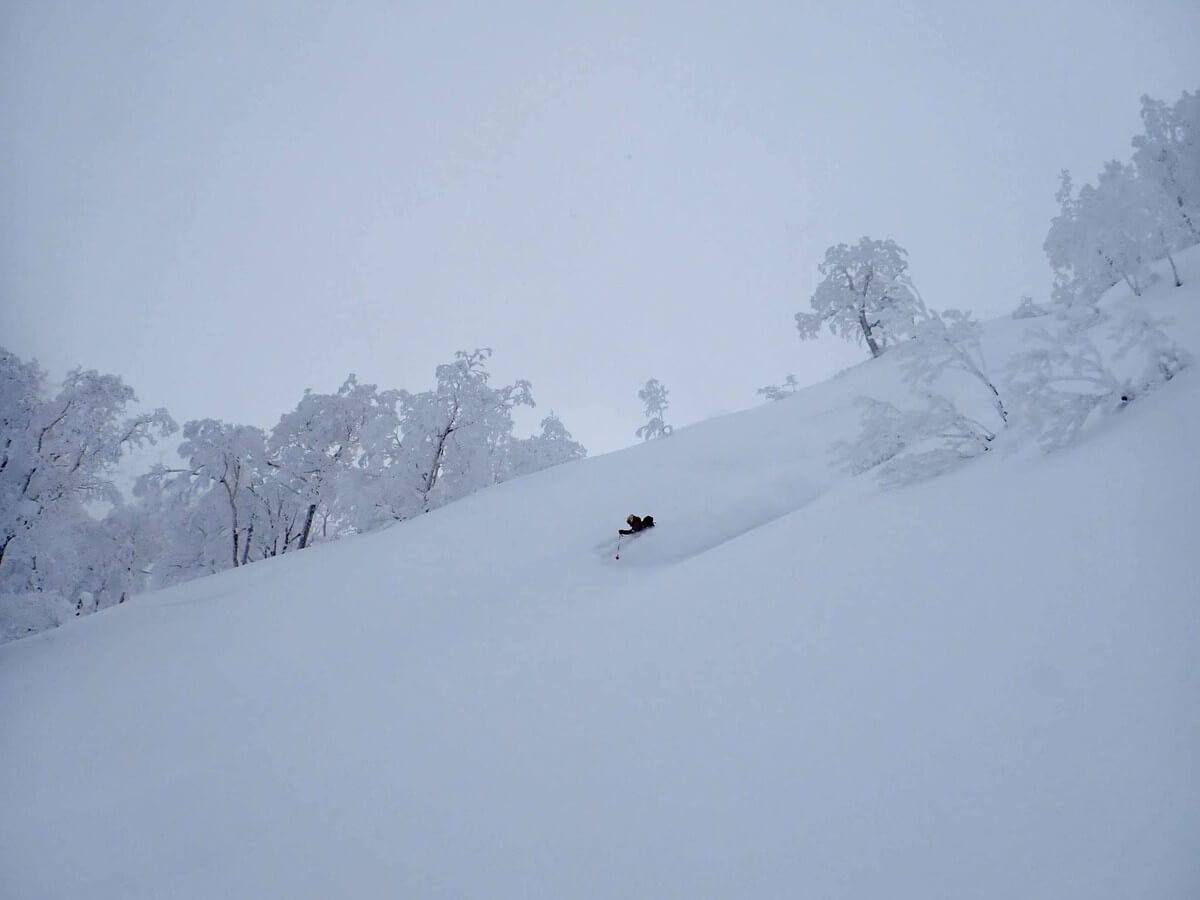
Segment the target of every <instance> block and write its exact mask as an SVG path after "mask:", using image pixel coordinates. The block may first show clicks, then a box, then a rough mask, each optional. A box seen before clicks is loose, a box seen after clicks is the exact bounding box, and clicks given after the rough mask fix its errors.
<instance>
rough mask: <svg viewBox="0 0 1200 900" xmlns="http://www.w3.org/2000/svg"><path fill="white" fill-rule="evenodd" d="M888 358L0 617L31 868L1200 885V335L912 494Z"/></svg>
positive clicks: (649, 884) (862, 893) (6, 699)
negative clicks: (860, 403) (869, 406)
mask: <svg viewBox="0 0 1200 900" xmlns="http://www.w3.org/2000/svg"><path fill="white" fill-rule="evenodd" d="M1183 265H1184V275H1185V278H1187V279H1188V282H1189V283H1188V285H1187V286H1185V287H1184V288H1181V289H1172V288H1170V287H1168V286H1166V285H1165V283H1160V285H1159V286H1158V287H1156V288H1155V289H1154V290H1152V291H1151V292H1150V295H1149V296H1148V298H1147V302H1148V303H1152V304H1155V305H1156V307H1157V308H1159V309H1161V310H1162V311H1163V312H1165V313H1170V314H1173V315H1174V316H1175V317H1176V318H1177V324H1176V333H1177V335H1178V336H1179V337H1180V339H1181V340H1182V341H1183V342H1184V343H1185V344H1186V345H1188V346H1190V347H1191V348H1192V349H1193V350H1194V351H1197V350H1200V289H1198V288H1197V285H1200V254H1197V252H1193V253H1192V254H1190V255H1188V256H1186V257H1185V258H1184V260H1183ZM1027 325H1028V323H1025V322H1016V321H1011V320H1005V321H998V322H994V323H990V324H989V326H988V331H987V343H988V349H989V353H990V355H991V357H992V359H993V361H996V360H997V359H1002V358H1003V356H1004V355H1005V354H1006V353H1008V352H1011V350H1012V347H1013V346H1014V344H1015V341H1016V339H1017V337H1018V336H1019V334H1020V332H1021V331H1022V330H1024V328H1026V327H1027ZM864 393H866V394H872V395H875V396H881V397H889V396H898V395H899V389H898V387H897V386H896V377H895V372H894V370H893V369H892V368H891V363H890V362H889V360H888V359H887V357H885V358H883V359H881V360H878V361H875V362H872V363H869V364H866V365H863V366H860V367H857V368H855V369H853V370H850V371H848V372H846V373H844V374H843V375H842V376H840V377H839V378H836V379H834V380H832V381H830V382H828V383H826V384H823V385H819V386H817V387H814V388H811V389H808V390H806V391H803V392H800V393H799V394H797V395H796V396H795V397H793V398H790V399H788V400H786V401H782V402H778V403H773V404H769V405H767V406H764V407H761V408H758V409H754V410H750V411H747V412H745V413H740V414H737V415H733V416H728V417H724V418H721V419H716V420H712V421H709V422H705V423H702V424H700V425H697V426H694V427H692V428H688V429H684V430H681V431H680V432H678V433H677V434H675V435H674V436H672V437H671V438H670V439H669V440H664V441H660V442H654V443H652V444H649V445H646V446H641V447H637V448H634V449H631V450H628V451H624V452H621V453H616V454H611V455H608V456H603V457H599V458H596V459H592V460H586V461H584V462H582V463H578V464H571V465H567V466H562V467H560V468H557V469H553V470H549V471H546V472H543V473H540V474H539V475H536V476H533V477H530V478H526V479H522V480H520V481H516V482H511V483H508V484H505V485H501V486H500V487H497V488H494V489H492V490H488V491H485V492H483V493H481V494H478V495H476V496H474V497H471V498H469V499H467V500H465V501H462V502H459V503H456V504H454V505H452V506H449V507H446V508H443V509H441V510H439V511H437V512H435V513H433V514H431V515H429V516H426V517H424V518H422V519H419V520H416V521H412V522H408V523H403V524H401V525H398V526H396V527H394V528H391V529H388V530H385V531H382V532H379V533H376V534H373V535H368V536H365V537H361V538H356V539H353V540H346V541H343V542H340V543H337V544H332V545H326V546H322V547H317V548H314V549H312V550H309V551H306V552H305V553H302V554H298V555H294V556H291V557H288V558H284V559H280V560H276V561H273V562H266V563H261V564H257V565H254V566H252V567H249V568H247V569H244V570H240V571H237V572H231V573H225V574H223V575H218V576H214V577H211V578H206V579H203V580H200V581H196V582H193V583H191V584H187V585H184V586H182V587H180V588H176V589H173V590H170V591H165V592H162V593H159V594H156V595H151V596H145V597H142V598H139V599H138V600H137V602H133V603H130V604H127V605H126V606H124V607H120V608H118V609H114V610H112V611H109V612H106V613H102V614H99V615H96V616H92V617H90V618H86V619H83V620H80V621H79V622H78V623H76V624H73V625H71V626H68V627H65V628H62V629H60V630H58V631H55V632H51V633H47V634H44V635H40V636H38V637H35V638H31V639H28V640H24V641H20V642H18V643H15V644H12V645H8V646H5V647H2V648H0V896H3V897H5V898H14V900H16V898H34V897H38V898H42V897H55V898H58V897H62V898H68V897H70V898H76V897H89V898H118V897H120V898H133V897H137V898H169V897H180V898H183V897H186V898H197V897H223V898H240V897H246V898H251V897H252V898H262V897H289V898H296V897H313V898H317V897H322V898H323V897H389V898H390V897H421V898H435V897H436V898H467V897H477V898H489V900H492V898H526V897H554V898H572V897H627V898H632V897H645V898H650V897H654V898H663V897H687V898H696V897H783V896H787V897H837V898H878V897H912V898H922V900H926V898H932V897H945V898H963V897H981V898H1005V900H1009V898H1014V897H1020V898H1023V900H1028V898H1054V900H1062V898H1070V897H1078V898H1089V900H1094V898H1105V897H1112V898H1127V897H1139V898H1177V897H1187V896H1197V895H1200V853H1198V852H1197V847H1198V846H1200V844H1198V839H1200V767H1198V766H1197V765H1196V759H1197V752H1198V748H1200V558H1198V556H1200V555H1198V554H1197V547H1198V544H1197V541H1196V528H1195V526H1196V523H1197V509H1200V466H1198V465H1197V459H1198V456H1197V451H1196V448H1197V446H1200V422H1198V421H1197V416H1196V411H1197V409H1200V372H1197V371H1194V370H1192V371H1188V372H1186V373H1184V374H1183V375H1181V376H1180V377H1178V378H1176V379H1175V380H1174V381H1172V382H1171V383H1170V384H1168V385H1166V386H1165V387H1164V388H1162V389H1161V390H1159V391H1158V392H1156V393H1153V394H1150V395H1148V396H1147V397H1145V398H1144V399H1142V400H1139V401H1138V402H1137V403H1135V404H1133V405H1132V406H1131V407H1130V408H1129V409H1127V410H1126V411H1124V412H1122V413H1121V414H1120V415H1118V416H1115V417H1113V418H1111V419H1108V420H1106V421H1104V422H1103V423H1102V424H1101V425H1100V426H1099V427H1097V428H1095V429H1093V430H1092V431H1090V432H1089V433H1088V434H1087V435H1086V437H1085V439H1084V440H1083V441H1082V442H1081V443H1080V444H1079V445H1077V446H1075V447H1073V448H1071V449H1070V450H1067V451H1064V452H1060V453H1057V454H1053V455H1049V456H1042V455H1036V454H1032V453H1029V452H1024V453H1019V454H1015V455H1014V454H1003V453H1000V454H989V455H988V458H985V459H982V460H979V461H977V462H975V463H973V464H971V465H969V466H968V467H966V468H964V469H962V470H960V471H958V472H956V473H954V474H952V475H949V476H945V477H942V478H939V479H936V480H934V481H931V482H928V483H925V484H921V485H918V486H915V487H910V488H905V489H901V490H897V491H892V492H886V493H884V492H881V491H880V490H879V489H878V488H877V487H876V486H875V485H874V483H873V482H872V481H871V480H870V479H869V478H860V479H849V478H847V477H846V476H843V475H841V474H839V473H838V472H836V471H835V470H833V469H831V468H830V467H829V465H828V454H827V447H828V445H829V443H830V441H831V440H834V439H836V438H840V437H847V436H849V435H851V434H852V433H853V432H854V430H855V427H856V422H857V413H856V411H855V410H853V409H852V408H851V405H850V401H851V400H852V399H853V398H854V397H855V396H856V395H858V394H864ZM630 512H637V513H652V514H653V515H654V516H655V517H656V519H658V521H659V523H660V524H659V527H658V528H657V529H655V530H654V531H653V532H649V533H646V534H644V535H641V536H639V537H637V538H636V539H635V540H633V541H631V542H628V543H627V544H626V546H624V547H622V551H621V559H620V561H619V562H618V561H615V560H614V559H613V549H614V538H615V534H614V532H615V529H616V527H617V526H618V525H619V524H620V523H621V521H622V520H623V519H624V517H625V516H626V515H627V514H628V513H630Z"/></svg>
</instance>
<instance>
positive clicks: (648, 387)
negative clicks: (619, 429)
mask: <svg viewBox="0 0 1200 900" xmlns="http://www.w3.org/2000/svg"><path fill="white" fill-rule="evenodd" d="M638 398H639V399H640V400H641V401H642V405H643V406H644V407H645V411H646V424H645V425H643V426H641V427H640V428H639V429H638V430H637V431H636V432H634V433H635V434H636V435H637V436H638V437H640V438H641V439H642V440H644V441H651V440H654V439H655V438H663V437H666V436H667V435H669V434H670V433H671V432H672V431H674V430H675V429H674V428H673V427H672V426H670V425H667V424H665V423H664V421H663V417H664V416H665V415H666V413H667V406H668V405H669V403H668V402H667V389H666V387H665V386H664V385H663V384H662V382H660V381H659V380H658V379H657V378H651V379H650V380H649V381H647V382H646V384H645V386H643V387H642V389H641V390H639V391H638Z"/></svg>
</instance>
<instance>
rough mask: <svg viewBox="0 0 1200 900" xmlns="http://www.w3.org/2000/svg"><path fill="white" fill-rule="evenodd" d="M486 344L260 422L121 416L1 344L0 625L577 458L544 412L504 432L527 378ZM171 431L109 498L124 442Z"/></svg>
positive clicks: (526, 394) (412, 512)
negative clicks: (411, 385) (167, 446)
mask: <svg viewBox="0 0 1200 900" xmlns="http://www.w3.org/2000/svg"><path fill="white" fill-rule="evenodd" d="M491 353H492V351H491V350H490V349H477V350H472V351H460V352H458V353H457V354H456V355H455V358H454V360H453V361H451V362H449V363H446V364H444V365H441V366H438V367H437V370H436V373H435V376H436V384H435V385H434V387H432V388H431V389H429V390H425V391H421V392H418V393H412V392H409V391H404V390H380V389H379V388H378V387H376V386H375V385H370V384H360V383H359V382H358V380H357V379H356V378H355V377H354V376H353V375H351V376H349V377H348V378H347V379H346V381H345V383H344V384H342V386H341V387H340V388H338V390H337V391H335V392H333V393H330V394H322V393H316V392H314V391H311V390H309V391H305V393H304V396H303V397H302V398H301V399H300V402H299V403H298V404H297V405H296V407H295V409H293V410H291V411H289V412H287V413H285V414H284V415H283V416H282V417H281V418H280V420H279V422H278V424H277V425H276V426H275V427H274V428H272V429H271V430H270V431H265V430H263V429H261V428H257V427H255V426H251V425H236V424H231V423H228V422H221V421H217V420H215V419H199V420H195V421H190V422H186V423H184V425H183V426H182V429H180V428H179V427H178V426H177V425H176V423H175V421H174V420H173V419H172V418H171V416H170V415H169V414H168V413H167V411H166V410H162V409H160V410H156V411H154V412H152V413H137V414H132V413H130V409H131V407H132V406H133V404H134V403H135V401H136V398H135V396H134V392H133V390H132V388H130V387H129V386H128V385H126V384H125V383H124V382H123V381H122V380H121V379H120V378H118V377H116V376H113V375H102V374H100V373H98V372H95V371H84V370H79V369H77V370H75V371H72V372H70V373H69V374H68V375H67V377H66V379H65V380H64V381H63V383H62V386H61V387H60V388H59V389H58V390H57V391H55V392H50V391H48V390H47V385H46V373H45V372H44V371H42V370H41V369H40V368H39V367H38V366H37V364H36V363H34V362H29V361H24V360H21V359H19V358H18V357H16V356H15V355H14V354H12V353H10V352H8V351H6V350H3V349H0V426H2V427H0V433H2V434H3V443H2V445H0V639H11V638H15V637H19V636H21V635H24V634H29V633H32V632H35V631H40V630H43V629H45V628H49V627H53V626H54V625H57V624H60V623H61V622H62V621H63V620H64V619H66V618H69V617H71V616H75V615H82V614H85V613H88V612H92V611H94V610H97V609H102V608H104V607H107V606H111V605H114V604H118V603H122V602H124V601H125V600H126V599H127V598H128V597H129V596H131V595H133V594H135V593H138V592H139V591H143V590H146V589H148V588H154V587H164V586H167V585H172V584H177V583H180V582H183V581H187V580H190V579H192V578H196V577H199V576H201V575H208V574H212V573H214V572H219V571H222V570H224V569H231V568H237V567H240V566H245V565H249V564H252V563H254V562H257V561H259V560H263V559H268V558H270V557H274V556H281V555H283V554H286V553H291V552H296V551H299V550H303V549H305V548H306V547H309V546H311V545H312V544H314V543H316V542H321V541H329V540H334V539H336V538H339V537H342V536H343V535H347V534H354V533H360V532H366V531H371V530H374V529H376V528H379V527H381V526H383V525H385V524H387V523H389V522H395V521H400V520H403V519H408V518H412V517H413V516H417V515H420V514H422V513H426V512H429V511H430V510H433V509H435V508H437V507H439V506H443V505H445V504H446V503H449V502H451V501H453V500H456V499H458V498H460V497H463V496H466V495H467V494H470V493H472V492H474V491H476V490H479V489H480V488H483V487H486V486H488V485H491V484H496V483H499V482H501V481H506V480H508V479H510V478H515V477H518V476H520V475H525V474H529V473H532V472H536V471H538V470H540V469H544V468H547V467H549V466H553V465H557V464H558V463H561V462H566V461H568V460H572V459H579V458H581V457H583V456H585V455H586V450H585V449H584V447H583V446H582V445H581V444H579V443H578V442H576V441H575V440H573V439H572V437H571V434H570V432H569V431H568V430H567V429H566V427H565V426H564V425H563V423H562V422H561V420H559V419H558V417H557V416H555V415H554V414H553V413H551V414H550V415H548V416H546V417H545V418H544V419H543V420H542V422H541V431H540V433H538V434H535V435H533V436H530V437H517V436H516V435H515V434H514V423H513V410H514V409H516V408H517V407H520V406H528V407H532V406H533V405H534V401H533V394H532V389H531V386H530V384H529V382H528V381H524V380H520V381H517V382H515V383H513V384H510V385H504V386H495V385H493V384H492V383H491V380H490V376H489V372H488V368H487V363H488V360H489V358H490V356H491ZM177 432H179V433H180V434H181V437H182V440H181V442H180V443H179V446H178V456H179V463H178V464H177V465H173V466H165V465H161V464H160V465H156V466H154V467H153V468H151V469H150V471H148V472H146V473H144V474H143V475H141V477H139V478H138V479H137V482H136V485H135V487H134V489H133V496H132V497H125V496H123V495H122V493H121V492H120V491H118V490H117V488H116V486H115V485H114V482H113V478H114V476H115V474H116V472H117V467H118V465H119V464H120V462H121V460H122V458H123V457H124V456H125V454H126V453H127V452H129V451H130V450H133V449H135V448H138V447H141V446H143V445H145V444H147V443H152V442H154V441H155V440H158V439H160V438H163V437H166V436H168V435H172V434H175V433H177Z"/></svg>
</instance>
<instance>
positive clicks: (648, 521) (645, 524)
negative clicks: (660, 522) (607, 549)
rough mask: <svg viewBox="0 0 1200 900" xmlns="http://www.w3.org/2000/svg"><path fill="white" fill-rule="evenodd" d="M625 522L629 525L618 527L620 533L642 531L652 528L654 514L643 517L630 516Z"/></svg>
mask: <svg viewBox="0 0 1200 900" xmlns="http://www.w3.org/2000/svg"><path fill="white" fill-rule="evenodd" d="M625 524H626V525H628V526H629V527H628V528H622V529H620V533H621V534H636V533H637V532H639V531H644V530H646V529H647V528H653V527H654V516H646V517H645V518H642V517H641V516H630V517H629V518H628V519H626V520H625Z"/></svg>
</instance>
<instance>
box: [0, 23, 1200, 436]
mask: <svg viewBox="0 0 1200 900" xmlns="http://www.w3.org/2000/svg"><path fill="white" fill-rule="evenodd" d="M575 6H577V7H579V9H574V8H571V7H575ZM581 9H582V10H583V11H581ZM248 10H252V11H248ZM1197 47H1200V4H1197V3H1195V2H1192V0H1173V2H1171V0H1112V2H1107V3H1103V4H1097V3H1094V2H1083V0H1078V2H1068V3H1049V2H1046V0H1036V2H1035V0H1006V2H998V3H964V2H961V0H956V2H893V3H878V4H870V3H861V2H832V0H830V2H825V3H803V2H790V3H772V4H766V3H728V4H723V3H721V4H719V3H712V2H706V3H703V4H684V3H679V4H668V3H629V4H600V3H588V4H562V3H545V4H525V3H520V4H518V3H503V4H501V3H477V4H469V3H467V4H456V3H445V2H442V3H433V4H412V3H404V4H401V3H395V4H383V3H380V4H370V3H356V4H352V5H351V4H335V3H303V4H302V3H296V2H282V0H280V2H259V3H244V2H229V3H226V2H210V0H206V2H167V0H144V2H112V3H105V4H99V3H88V2H77V3H59V2H50V0H33V2H14V0H7V2H5V3H4V4H3V6H2V7H0V115H2V116H3V118H2V121H3V129H4V139H3V141H0V209H2V211H3V214H2V215H0V344H3V345H4V346H6V347H7V348H8V349H10V350H11V351H13V352H15V353H17V354H18V355H20V356H22V357H26V358H28V357H37V358H38V359H39V360H40V361H41V363H42V364H43V365H44V366H45V367H46V368H48V369H49V370H50V372H51V374H52V375H54V376H60V375H61V374H62V372H64V371H65V370H66V369H68V368H70V367H72V366H75V365H83V366H86V367H93V368H98V369H100V370H101V371H105V372H114V373H117V374H120V375H122V376H123V377H125V378H126V379H127V380H128V381H129V382H130V383H131V384H132V385H133V386H134V388H135V389H136V390H137V391H138V393H139V396H140V397H141V399H142V400H143V401H144V402H145V403H146V404H148V405H152V406H159V405H165V406H167V407H168V408H169V409H170V410H171V411H172V413H173V414H174V415H175V416H176V418H177V419H179V420H180V421H181V422H182V421H184V420H186V419H190V418H198V417H206V416H212V417H215V418H221V419H225V420H228V421H237V422H246V423H250V424H257V425H262V426H265V427H270V426H271V425H273V424H274V423H275V421H276V420H277V419H278V417H279V415H280V414H282V413H283V412H285V411H286V410H288V409H290V408H292V407H293V406H294V405H295V403H296V401H297V400H298V399H299V397H300V395H301V393H302V392H303V390H304V388H306V387H312V388H314V389H316V390H319V391H331V390H334V389H335V388H336V387H337V386H338V385H339V384H340V383H341V381H342V379H343V378H344V377H345V375H346V374H347V373H348V372H355V373H357V374H358V376H359V378H360V380H362V381H370V382H376V383H378V384H380V385H381V386H384V387H405V388H408V389H410V390H422V389H425V388H426V387H428V386H429V385H430V384H431V383H432V380H433V369H434V367H435V366H436V365H437V364H438V363H440V362H445V361H447V360H449V359H450V358H451V357H452V355H453V353H454V351H455V350H456V349H460V348H472V347H476V346H491V347H493V348H495V350H496V356H495V357H494V360H493V367H492V368H493V372H494V373H495V377H496V379H497V380H498V381H503V382H507V381H511V380H512V379H514V378H518V377H524V378H528V379H530V380H531V381H532V382H533V388H534V396H535V397H536V398H537V399H538V409H537V410H536V413H537V414H539V415H540V414H542V413H544V412H545V411H548V410H550V409H553V410H554V411H556V412H557V413H559V415H560V416H561V417H562V418H563V420H564V422H565V423H566V425H567V427H568V428H570V429H571V430H572V432H573V433H574V434H575V436H576V437H577V438H578V439H580V440H581V441H583V443H584V444H585V445H586V446H587V447H588V448H589V450H590V451H591V452H593V453H597V452H603V451H606V450H611V449H614V448H616V447H619V446H623V445H625V444H629V443H633V442H635V441H636V438H635V437H634V435H633V431H634V429H635V428H636V427H637V426H638V425H639V424H640V423H641V421H642V416H641V409H640V404H639V401H638V399H637V390H638V388H639V387H640V386H641V384H642V383H643V382H644V381H645V380H646V379H647V378H650V377H656V378H658V379H660V380H661V381H663V382H664V383H665V384H666V385H667V387H668V389H669V390H670V392H671V409H670V410H669V413H668V421H669V422H674V423H675V424H677V425H682V424H686V423H688V422H691V421H695V420H697V419H701V418H706V417H708V416H710V415H713V414H715V413H718V412H726V411H731V410H734V409H739V408H743V407H746V406H749V405H753V404H755V403H756V402H758V399H759V398H757V397H756V396H755V393H754V392H755V389H756V388H758V387H760V386H761V385H763V384H767V383H769V382H778V381H779V380H781V379H782V378H783V376H784V375H785V374H786V373H787V372H794V373H795V374H796V376H797V377H798V378H799V379H800V380H801V382H802V383H807V382H811V381H816V380H819V379H821V378H824V377H827V376H828V375H830V374H832V373H833V372H835V371H837V370H838V369H840V368H842V367H844V366H846V365H847V364H849V363H851V362H853V361H856V360H858V359H860V358H863V356H864V351H862V350H861V349H859V348H857V347H855V346H853V345H843V344H841V343H839V342H838V341H836V340H834V339H833V338H826V339H822V340H821V341H820V342H817V343H811V342H810V343H801V342H800V341H799V340H798V338H797V336H796V332H795V328H794V325H793V320H792V317H793V315H794V313H795V312H796V311H797V310H800V309H807V308H808V298H809V296H810V295H811V293H812V289H813V287H814V285H815V280H816V266H817V263H818V262H819V260H820V258H821V255H822V253H823V252H824V249H825V247H827V246H828V245H830V244H832V243H837V242H839V241H847V242H853V241H855V240H857V239H858V238H859V237H860V236H861V235H863V234H870V235H871V236H873V237H878V238H882V237H892V238H894V239H895V240H897V241H898V242H899V243H900V244H901V245H903V246H905V247H906V248H908V250H909V252H910V259H911V264H912V271H913V274H914V277H915V279H916V281H917V283H918V286H919V287H920V288H921V290H922V292H923V294H924V296H925V298H926V300H927V301H928V302H930V303H931V304H932V305H934V306H938V307H944V306H960V307H967V308H971V309H974V310H976V311H977V312H978V313H979V314H980V315H982V316H988V315H996V314H999V313H1002V312H1006V311H1008V310H1009V309H1011V308H1012V307H1013V306H1014V305H1015V304H1016V301H1017V299H1018V297H1019V296H1020V295H1021V294H1022V293H1028V294H1032V295H1034V296H1035V297H1044V296H1045V295H1046V293H1047V291H1048V287H1049V281H1050V273H1049V269H1048V267H1047V265H1046V263H1045V261H1044V257H1043V255H1042V252H1041V242H1042V239H1043V238H1044V236H1045V232H1046V228H1047V226H1048V224H1049V219H1050V217H1051V216H1052V215H1053V213H1054V200H1053V195H1054V190H1055V187H1056V180H1057V175H1058V171H1059V170H1060V169H1061V168H1064V167H1065V168H1070V169H1071V170H1072V171H1073V172H1074V173H1075V175H1076V178H1077V181H1080V180H1090V179H1091V178H1093V176H1094V175H1095V173H1096V172H1097V171H1098V170H1099V168H1100V165H1101V163H1102V161H1103V160H1104V159H1106V158H1112V157H1119V158H1127V157H1128V155H1129V139H1130V137H1131V136H1132V134H1133V133H1134V132H1135V130H1136V129H1137V127H1138V124H1139V122H1138V98H1139V96H1140V95H1141V94H1143V93H1150V94H1151V95H1154V96H1156V97H1160V98H1162V99H1166V100H1174V99H1175V98H1177V97H1178V95H1179V94H1180V92H1181V91H1183V90H1185V89H1189V90H1195V89H1197V88H1200V52H1197ZM534 422H535V417H530V418H529V419H528V420H526V421H524V422H523V424H525V426H526V429H527V430H529V429H532V426H533V424H534Z"/></svg>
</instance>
